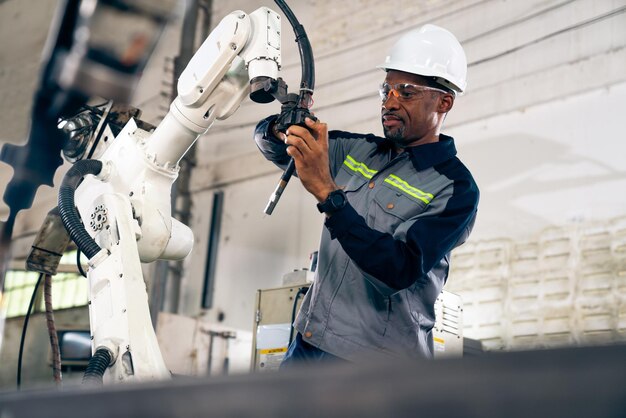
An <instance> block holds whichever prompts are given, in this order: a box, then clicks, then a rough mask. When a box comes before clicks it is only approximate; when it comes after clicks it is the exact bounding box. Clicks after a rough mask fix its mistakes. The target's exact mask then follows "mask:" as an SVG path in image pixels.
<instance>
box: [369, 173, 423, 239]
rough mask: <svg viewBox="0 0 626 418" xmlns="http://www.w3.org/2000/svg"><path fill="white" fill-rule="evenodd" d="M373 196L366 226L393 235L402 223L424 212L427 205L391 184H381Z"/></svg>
mask: <svg viewBox="0 0 626 418" xmlns="http://www.w3.org/2000/svg"><path fill="white" fill-rule="evenodd" d="M377 189H378V190H377V191H376V192H375V194H374V198H373V203H374V204H373V205H372V207H371V208H370V210H369V212H368V224H369V225H370V226H371V227H372V228H374V229H376V230H378V231H380V232H387V233H390V234H393V232H394V231H395V230H396V228H397V227H398V225H400V224H401V223H402V222H404V221H406V220H408V219H410V218H412V217H414V216H417V215H419V214H420V213H422V212H424V210H426V207H427V203H426V202H424V201H423V200H420V199H417V198H415V197H412V196H409V195H407V194H406V193H404V192H403V191H401V190H399V189H398V188H397V187H395V186H392V185H391V184H387V183H383V184H382V185H381V186H380V187H378V188H377Z"/></svg>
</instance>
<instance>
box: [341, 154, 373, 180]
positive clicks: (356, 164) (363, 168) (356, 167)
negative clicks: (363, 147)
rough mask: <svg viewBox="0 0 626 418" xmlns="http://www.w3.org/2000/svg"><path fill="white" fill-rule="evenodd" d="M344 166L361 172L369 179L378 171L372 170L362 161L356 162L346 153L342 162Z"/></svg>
mask: <svg viewBox="0 0 626 418" xmlns="http://www.w3.org/2000/svg"><path fill="white" fill-rule="evenodd" d="M343 163H344V165H345V166H346V167H348V168H349V169H350V170H352V171H354V172H357V173H361V174H362V175H363V176H364V177H365V178H366V179H371V178H372V177H374V174H376V173H378V171H376V170H372V169H371V168H369V167H368V166H366V165H365V164H364V163H361V162H358V161H357V160H355V159H354V158H352V156H350V155H347V156H346V159H345V161H344V162H343Z"/></svg>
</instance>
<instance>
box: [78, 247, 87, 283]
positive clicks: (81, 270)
mask: <svg viewBox="0 0 626 418" xmlns="http://www.w3.org/2000/svg"><path fill="white" fill-rule="evenodd" d="M76 267H78V271H79V272H80V275H81V276H83V277H87V273H85V270H83V265H82V264H81V262H80V250H79V249H77V250H76Z"/></svg>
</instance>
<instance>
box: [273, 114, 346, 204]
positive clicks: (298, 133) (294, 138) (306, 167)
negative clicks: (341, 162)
mask: <svg viewBox="0 0 626 418" xmlns="http://www.w3.org/2000/svg"><path fill="white" fill-rule="evenodd" d="M305 123H306V128H305V127H302V126H297V125H292V126H290V127H289V129H287V132H286V135H285V134H283V136H282V139H283V140H284V141H285V144H287V145H288V147H287V154H288V155H289V156H290V157H292V158H293V159H294V161H295V163H296V171H297V172H298V177H299V178H300V181H301V182H302V185H303V186H304V188H305V189H306V190H307V191H308V192H309V193H311V194H312V195H313V196H315V198H316V199H317V201H318V202H323V201H324V200H326V198H327V197H328V195H329V194H330V192H332V191H333V190H337V189H338V188H339V187H337V185H336V184H335V182H334V181H333V177H332V175H331V174H330V164H329V160H328V126H327V125H326V124H325V123H322V122H320V121H316V122H314V121H313V120H311V119H309V118H306V119H305Z"/></svg>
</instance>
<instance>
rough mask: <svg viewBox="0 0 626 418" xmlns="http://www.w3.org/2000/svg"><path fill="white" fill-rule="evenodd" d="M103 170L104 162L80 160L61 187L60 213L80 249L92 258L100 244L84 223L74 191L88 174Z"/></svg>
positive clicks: (70, 170)
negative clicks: (76, 204)
mask: <svg viewBox="0 0 626 418" xmlns="http://www.w3.org/2000/svg"><path fill="white" fill-rule="evenodd" d="M101 170H102V162H101V161H98V160H80V161H77V162H76V163H75V164H74V165H73V166H72V168H70V169H69V170H68V171H67V173H66V174H65V177H63V182H62V183H61V187H60V189H59V213H60V214H61V220H62V221H63V225H64V226H65V229H67V232H68V233H69V234H70V237H72V240H73V241H74V242H75V243H76V246H77V247H78V251H81V252H83V253H84V254H85V255H86V256H87V258H89V259H92V258H93V257H94V256H95V255H96V254H98V252H100V246H99V245H98V244H97V243H96V241H95V240H94V239H93V238H91V236H90V235H89V233H87V231H86V230H85V227H84V226H83V224H82V221H81V219H80V215H79V214H78V211H77V210H76V207H75V205H74V192H75V191H76V189H77V188H78V185H79V184H80V182H81V181H82V179H83V177H85V176H86V175H87V174H92V175H97V174H98V173H100V171H101Z"/></svg>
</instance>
